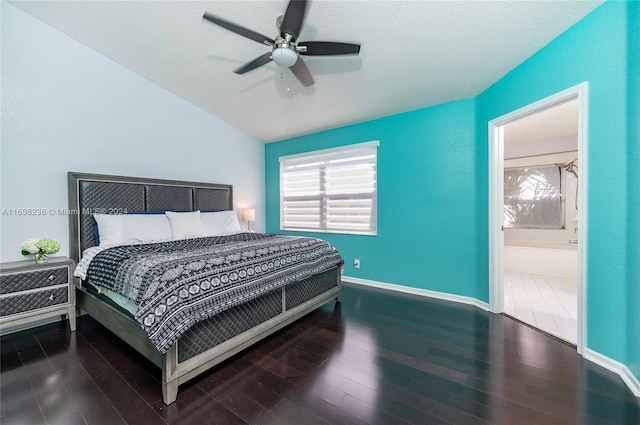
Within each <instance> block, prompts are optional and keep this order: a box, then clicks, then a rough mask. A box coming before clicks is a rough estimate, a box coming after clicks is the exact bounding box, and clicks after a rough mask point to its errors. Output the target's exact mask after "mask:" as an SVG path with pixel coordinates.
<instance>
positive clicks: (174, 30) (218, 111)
mask: <svg viewBox="0 0 640 425" xmlns="http://www.w3.org/2000/svg"><path fill="white" fill-rule="evenodd" d="M600 3H602V1H599V0H598V1H533V2H531V1H326V0H325V1H321V0H316V1H313V2H311V4H310V5H309V8H308V12H307V18H306V23H305V25H304V27H303V29H302V32H301V34H300V37H299V41H311V40H318V41H342V42H351V43H361V44H362V48H361V51H360V55H359V56H357V57H305V62H306V63H307V65H308V67H309V69H310V70H311V73H312V74H313V76H314V79H315V82H316V83H315V85H313V86H311V87H307V88H305V87H303V86H302V85H301V84H300V83H299V82H298V81H297V80H296V79H295V77H294V76H293V75H292V74H291V72H290V71H289V70H288V69H286V68H280V67H278V66H277V65H275V64H274V63H271V64H268V65H266V66H263V67H261V68H258V69H256V70H254V71H251V72H249V73H247V74H244V75H236V74H234V73H232V70H234V69H236V68H237V67H239V66H240V65H242V64H244V63H246V62H249V61H250V60H252V59H254V58H256V57H257V56H259V55H261V54H263V53H266V52H267V51H268V50H269V48H268V47H267V46H263V45H260V44H259V43H256V42H254V41H251V40H249V39H246V38H243V37H241V36H239V35H237V34H234V33H231V32H229V31H226V30H224V29H222V28H220V27H217V26H215V25H213V24H211V23H210V22H208V21H205V20H203V19H202V15H203V13H204V12H205V11H208V12H210V13H212V14H214V15H217V16H221V17H224V18H225V19H227V20H230V21H232V22H234V23H237V24H240V25H242V26H244V27H247V28H250V29H253V30H254V31H257V32H259V33H262V34H264V35H267V36H269V37H272V38H273V37H275V35H276V34H277V29H276V24H275V22H276V18H277V17H278V15H281V14H283V13H284V11H285V9H286V6H287V2H286V1H277V2H274V1H238V0H236V1H210V2H202V1H117V2H116V1H70V2H59V1H44V2H38V1H24V2H23V1H14V2H12V4H14V5H16V6H17V7H19V8H21V9H22V10H24V11H26V12H27V13H29V14H31V15H33V16H35V17H37V18H39V19H41V20H42V21H44V22H46V23H48V24H49V25H51V26H53V27H55V28H57V29H59V30H60V31H62V32H64V33H66V34H68V35H69V36H71V37H72V38H74V39H76V40H78V41H80V42H82V43H84V44H86V45H87V46H89V47H91V48H93V49H94V50H96V51H98V52H100V53H102V54H104V55H105V56H107V57H109V58H111V59H113V60H114V61H116V62H118V63H120V64H122V65H123V66H125V67H127V68H129V69H131V70H133V71H134V72H136V73H138V74H140V75H142V76H144V77H146V78H147V79H149V80H151V81H153V82H155V83H156V84H158V85H160V86H162V87H164V88H165V89H167V90H169V91H171V92H173V93H175V94H176V95H178V96H180V97H182V98H184V99H186V100H187V101H189V102H191V103H193V104H194V105H197V106H198V107H200V108H202V109H204V110H206V111H208V112H209V113H211V114H213V115H215V116H217V117H219V118H221V119H222V120H224V121H226V122H228V123H229V124H231V125H233V126H235V127H237V128H239V129H241V130H243V131H244V132H246V133H248V134H250V135H252V136H254V137H256V138H257V139H259V140H262V141H264V142H269V141H274V140H282V139H285V138H289V137H293V136H298V135H302V134H307V133H312V132H315V131H319V130H324V129H329V128H335V127H339V126H342V125H346V124H352V123H356V122H362V121H367V120H370V119H374V118H378V117H382V116H387V115H392V114H395V113H399V112H404V111H409V110H413V109H418V108H422V107H427V106H431V105H436V104H440V103H445V102H450V101H454V100H459V99H464V98H469V97H473V96H476V95H477V94H479V93H481V92H482V91H483V90H485V89H486V88H487V87H489V86H490V85H491V84H493V83H494V82H496V81H497V80H498V79H500V78H501V77H502V76H504V75H505V74H506V73H508V72H509V71H510V70H511V69H513V68H514V67H516V66H517V65H519V64H520V63H522V62H523V61H524V60H525V59H527V58H528V57H529V56H531V55H532V54H533V53H535V52H536V51H537V50H539V49H540V48H541V47H543V46H544V45H545V44H547V43H548V42H549V41H551V40H552V39H553V38H555V37H556V36H558V35H559V34H560V33H562V32H563V31H564V30H566V29H567V28H569V27H570V26H571V25H573V24H574V23H576V22H577V21H579V20H580V19H581V18H583V17H584V16H585V15H586V14H588V13H589V12H590V11H591V10H593V9H594V8H595V7H597V6H598V5H599V4H600Z"/></svg>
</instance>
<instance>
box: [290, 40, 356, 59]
mask: <svg viewBox="0 0 640 425" xmlns="http://www.w3.org/2000/svg"><path fill="white" fill-rule="evenodd" d="M298 46H301V47H306V48H307V51H306V52H304V51H301V52H299V53H300V54H301V55H307V56H331V55H357V54H358V53H360V45H359V44H351V43H334V42H332V41H303V42H301V43H298Z"/></svg>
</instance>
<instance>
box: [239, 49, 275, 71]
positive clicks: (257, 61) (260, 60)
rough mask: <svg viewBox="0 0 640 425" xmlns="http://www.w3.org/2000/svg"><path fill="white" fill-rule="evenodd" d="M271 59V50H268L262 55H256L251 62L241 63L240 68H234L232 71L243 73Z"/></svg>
mask: <svg viewBox="0 0 640 425" xmlns="http://www.w3.org/2000/svg"><path fill="white" fill-rule="evenodd" d="M271 60H272V59H271V52H268V53H265V54H264V55H262V56H258V57H257V58H255V59H254V60H252V61H251V62H249V63H246V64H244V65H242V66H241V67H240V68H238V69H234V70H233V72H235V73H236V74H244V73H245V72H249V71H252V70H254V69H256V68H258V67H260V66H262V65H265V64H268V63H269V62H271Z"/></svg>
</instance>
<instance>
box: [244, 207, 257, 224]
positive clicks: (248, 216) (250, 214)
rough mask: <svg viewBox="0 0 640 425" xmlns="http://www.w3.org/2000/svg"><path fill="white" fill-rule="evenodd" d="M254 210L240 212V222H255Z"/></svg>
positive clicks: (246, 209) (248, 209)
mask: <svg viewBox="0 0 640 425" xmlns="http://www.w3.org/2000/svg"><path fill="white" fill-rule="evenodd" d="M255 220H256V210H254V209H253V208H245V209H243V210H242V221H255Z"/></svg>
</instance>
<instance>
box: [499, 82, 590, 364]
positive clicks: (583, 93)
mask: <svg viewBox="0 0 640 425" xmlns="http://www.w3.org/2000/svg"><path fill="white" fill-rule="evenodd" d="M588 88H589V86H588V83H587V82H583V83H580V84H578V85H575V86H573V87H570V88H568V89H566V90H563V91H561V92H558V93H556V94H554V95H551V96H549V97H546V98H544V99H541V100H539V101H537V102H534V103H532V104H530V105H527V106H524V107H522V108H520V109H517V110H515V111H512V112H509V113H508V114H505V115H502V116H501V117H498V118H495V119H493V120H491V121H489V309H490V311H491V312H493V313H502V312H503V311H504V232H503V230H502V224H503V210H504V130H503V126H504V125H505V124H507V123H508V122H510V121H514V120H516V119H518V118H522V117H524V116H526V115H530V114H533V113H535V112H538V111H541V110H543V109H547V108H550V107H552V106H555V105H558V104H561V103H563V102H566V101H568V100H573V99H576V98H577V99H578V181H579V184H578V282H577V283H578V292H577V301H578V312H577V331H578V332H577V340H576V345H577V351H578V354H580V355H584V351H585V348H586V345H587V320H586V318H587V306H586V296H587V255H586V253H587V237H586V236H587V234H588V232H587V229H588V223H587V216H588V214H587V205H588V202H587V187H588V185H587V183H588V182H587V180H588V163H587V159H588V155H587V145H588V144H587V139H588V137H587V129H588V125H587V124H588V103H589V102H588Z"/></svg>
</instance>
